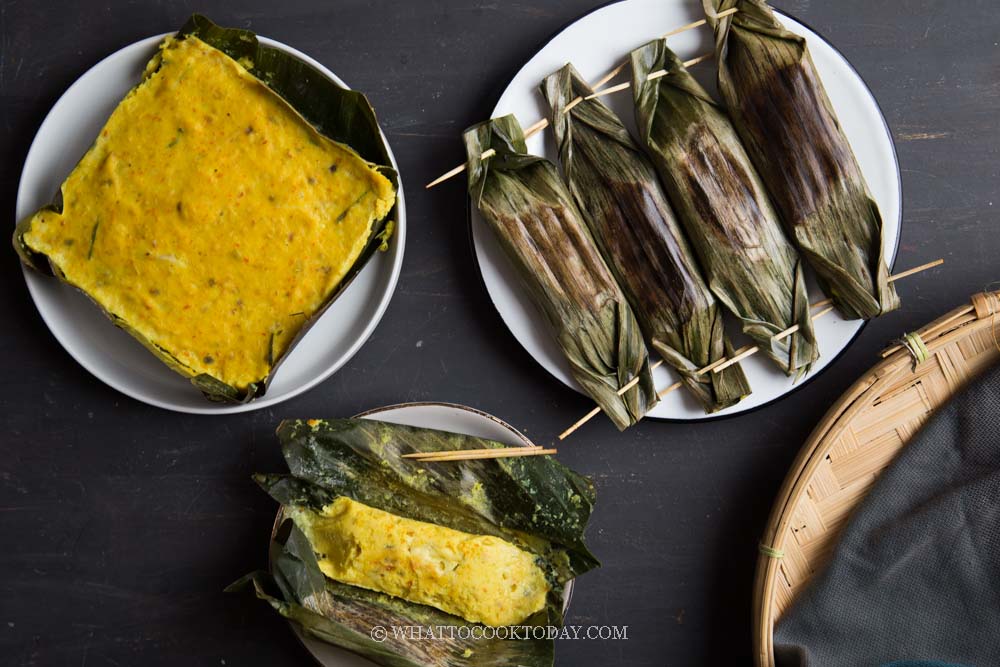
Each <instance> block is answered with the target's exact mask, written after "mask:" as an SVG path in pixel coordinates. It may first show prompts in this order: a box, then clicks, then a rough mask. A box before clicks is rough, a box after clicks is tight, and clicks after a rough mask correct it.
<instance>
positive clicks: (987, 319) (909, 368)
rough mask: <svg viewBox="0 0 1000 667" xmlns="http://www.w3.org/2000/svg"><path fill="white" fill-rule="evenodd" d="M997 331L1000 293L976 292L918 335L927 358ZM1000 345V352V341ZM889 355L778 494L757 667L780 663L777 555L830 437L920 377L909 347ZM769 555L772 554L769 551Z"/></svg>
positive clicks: (760, 601) (766, 560) (760, 595)
mask: <svg viewBox="0 0 1000 667" xmlns="http://www.w3.org/2000/svg"><path fill="white" fill-rule="evenodd" d="M993 327H1000V291H993V292H980V293H977V294H974V295H972V297H971V299H970V302H967V303H966V304H965V305H962V306H959V307H958V308H955V309H954V310H952V311H950V312H948V313H946V314H945V315H942V316H941V317H939V318H937V319H935V320H933V321H932V322H930V323H929V324H927V325H925V326H923V327H921V328H920V329H918V330H917V331H916V333H917V334H919V335H920V337H921V339H922V340H923V342H924V344H925V345H926V348H927V351H928V352H929V354H928V355H927V356H928V357H930V356H933V355H934V354H935V352H937V351H938V350H941V349H942V348H944V347H946V346H948V345H951V344H953V343H955V342H957V341H958V340H961V339H963V338H966V337H968V336H970V335H972V334H974V333H978V332H980V331H982V330H984V329H987V328H993ZM994 335H995V337H994V342H997V341H998V339H1000V334H997V333H996V329H994ZM997 347H998V354H1000V343H997ZM887 352H891V353H889V354H886V353H887ZM883 355H884V356H885V358H884V359H882V360H881V361H879V362H878V363H876V364H875V366H873V367H872V368H871V369H870V370H869V371H867V372H866V373H865V374H864V375H863V376H862V377H861V378H860V379H858V380H857V381H856V382H854V384H852V385H851V386H850V387H849V388H848V389H847V391H845V392H844V393H843V394H842V395H841V396H840V398H838V399H837V401H836V402H835V403H834V404H833V405H832V406H831V408H830V409H829V410H828V411H827V412H826V414H825V415H824V416H823V418H822V419H820V421H819V422H818V423H817V425H816V427H815V428H814V429H813V431H812V433H811V434H810V435H809V437H808V438H807V439H806V441H805V444H804V445H803V446H802V448H801V449H800V450H799V453H798V454H797V455H796V457H795V460H794V461H793V463H792V465H791V468H790V469H789V472H788V474H787V475H786V477H785V479H784V481H783V482H782V484H781V487H780V489H779V491H778V495H777V497H776V499H775V502H774V504H773V506H772V509H771V515H770V517H769V518H768V522H767V524H766V526H765V528H764V532H763V534H762V535H761V541H760V544H761V554H760V555H759V557H758V559H757V570H756V576H755V578H754V592H753V642H754V648H753V650H754V664H755V665H757V666H758V667H772V666H773V665H774V622H775V590H776V584H777V577H778V576H779V575H778V568H779V565H780V558H776V557H774V554H776V553H777V554H781V553H782V549H783V547H784V545H785V543H786V537H787V535H788V528H789V525H790V523H791V521H792V517H793V513H794V510H795V508H796V507H797V506H798V501H799V500H800V499H801V498H802V497H803V495H804V494H805V493H806V489H807V487H808V486H809V483H810V482H811V481H812V479H813V475H814V474H815V472H816V470H817V468H818V466H819V465H820V463H821V462H822V461H823V459H824V458H825V456H826V454H827V453H828V452H829V450H830V449H831V448H832V446H833V445H834V443H835V441H836V438H832V437H830V436H831V435H833V434H835V433H838V432H839V431H840V430H842V429H843V428H844V427H845V426H846V425H847V424H848V423H849V422H850V420H851V418H852V417H854V416H856V415H857V414H859V413H860V412H861V411H862V410H864V409H865V408H866V407H868V406H869V402H868V401H865V400H863V399H864V398H866V397H869V396H878V395H879V393H880V391H881V389H882V388H883V387H887V386H891V385H892V384H894V383H895V382H897V381H898V380H899V379H900V378H902V377H904V376H905V375H907V374H912V375H914V376H917V375H918V371H917V364H916V363H914V361H915V359H914V357H913V356H912V354H911V353H910V352H909V351H908V349H907V348H906V347H905V346H901V345H896V346H893V347H892V348H889V350H887V351H886V352H884V353H883ZM883 398H885V397H884V396H883ZM767 551H770V554H768V553H765V552H767Z"/></svg>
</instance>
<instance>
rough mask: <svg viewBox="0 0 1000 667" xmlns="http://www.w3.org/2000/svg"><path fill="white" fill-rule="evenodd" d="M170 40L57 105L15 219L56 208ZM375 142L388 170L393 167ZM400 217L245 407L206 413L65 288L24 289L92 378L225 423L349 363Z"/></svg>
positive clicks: (390, 263) (181, 383)
mask: <svg viewBox="0 0 1000 667" xmlns="http://www.w3.org/2000/svg"><path fill="white" fill-rule="evenodd" d="M166 36H167V34H163V35H156V36H153V37H148V38H146V39H143V40H140V41H138V42H135V43H134V44H130V45H129V46H126V47H124V48H122V49H120V50H118V51H116V52H115V53H112V54H111V55H109V56H108V57H106V58H105V59H104V60H102V61H100V62H99V63H97V64H96V65H94V66H93V67H91V68H90V69H89V70H87V72H85V73H84V74H83V75H82V76H81V77H80V78H79V79H77V81H76V82H75V83H74V84H73V85H72V86H70V88H69V89H68V90H67V91H66V92H65V93H64V94H63V95H62V97H60V98H59V100H58V101H57V102H56V104H55V105H54V106H53V107H52V109H51V110H50V111H49V114H48V116H46V118H45V120H44V121H43V122H42V124H41V126H40V127H39V129H38V133H37V134H36V136H35V139H34V141H33V143H32V144H31V148H30V150H29V151H28V155H27V158H26V159H25V162H24V167H23V170H22V172H21V180H20V184H19V187H18V194H17V213H16V219H17V220H22V219H24V218H25V217H27V216H28V215H30V214H31V213H32V212H34V211H36V210H37V209H39V208H40V207H42V206H43V205H46V204H48V203H49V202H51V201H52V198H53V196H54V195H55V194H56V193H57V192H59V189H60V184H61V183H62V182H63V179H64V178H65V177H66V175H67V174H69V173H70V171H72V169H73V167H74V166H75V165H76V163H77V161H78V160H79V158H80V156H82V155H83V154H84V153H85V152H86V151H87V150H88V147H89V146H90V145H91V143H92V142H93V140H94V137H96V136H97V134H98V132H99V131H100V130H101V128H102V126H103V125H104V123H105V121H106V120H107V119H108V116H109V115H110V114H111V112H112V111H113V110H114V109H115V107H116V105H117V104H118V103H119V101H121V99H122V98H123V96H124V95H125V94H126V93H127V92H129V91H130V90H131V89H132V88H133V87H134V86H135V85H136V84H137V83H139V81H140V80H141V79H142V76H143V70H144V68H145V67H146V64H147V62H148V61H149V60H150V58H151V57H152V56H153V55H154V54H155V53H156V52H157V48H158V47H159V45H160V43H161V42H162V40H163V39H164V37H166ZM259 42H260V43H261V44H263V45H265V46H269V47H273V48H275V49H277V50H279V51H282V52H284V53H287V54H289V55H290V56H292V57H293V58H296V59H298V60H301V61H303V62H304V63H306V64H308V65H311V66H312V67H313V68H315V69H316V70H318V72H320V73H321V75H322V76H324V77H326V78H328V79H329V80H330V81H332V82H334V83H335V84H336V85H337V86H340V87H342V88H348V86H347V85H346V84H345V83H344V82H343V81H341V80H340V78H338V77H337V75H335V74H334V73H333V72H331V71H330V70H329V69H327V68H326V67H324V66H323V65H322V64H321V63H319V62H317V61H316V60H314V59H313V58H310V57H309V56H307V55H305V54H304V53H302V52H300V51H297V50H296V49H294V48H292V47H290V46H286V45H284V44H281V43H280V42H276V41H274V40H271V39H267V38H265V37H260V38H259ZM381 140H382V142H383V144H384V146H385V149H386V152H387V153H388V156H389V159H390V161H391V163H392V166H393V168H396V161H395V157H394V156H393V155H392V151H391V149H390V148H389V145H388V142H387V141H386V139H385V136H384V135H381ZM397 205H398V209H397V210H398V217H397V218H396V220H397V224H396V227H395V232H394V234H393V238H392V239H391V242H390V243H389V248H388V250H387V251H386V252H375V253H374V256H373V257H372V258H371V260H370V261H369V262H368V264H367V265H366V266H364V268H363V269H362V270H361V271H360V273H358V274H357V276H356V277H355V278H354V280H353V281H352V282H351V283H350V285H349V287H347V288H346V289H344V291H343V292H342V293H340V294H339V296H338V297H337V298H336V302H335V303H331V304H330V306H329V307H328V308H327V309H326V311H325V312H324V313H323V314H322V315H321V316H319V317H318V318H316V319H315V321H314V323H313V324H312V325H311V326H310V328H309V331H308V333H306V334H305V335H303V336H302V337H301V338H300V339H299V341H298V342H297V343H296V344H295V346H294V349H293V350H291V352H290V353H289V354H288V355H287V357H285V358H284V359H283V360H282V363H281V366H280V368H279V369H277V370H276V371H275V373H274V376H273V381H271V382H270V384H269V386H268V388H267V393H266V395H264V396H261V397H260V398H258V399H256V400H253V401H250V402H245V403H241V404H227V403H212V402H209V401H208V400H206V399H205V398H204V397H203V396H202V394H201V392H200V391H199V390H198V389H197V388H196V387H195V386H194V385H193V384H191V382H189V381H188V380H187V379H185V378H184V377H181V376H180V375H179V374H177V373H174V372H173V371H172V370H170V369H169V368H168V367H167V366H166V365H165V364H163V363H162V362H161V361H160V360H158V359H157V358H156V357H155V356H153V355H152V354H150V353H149V351H148V350H146V349H145V348H144V347H143V346H142V345H141V344H140V343H139V342H138V341H137V340H136V339H135V338H133V337H132V336H130V335H128V334H127V333H126V332H125V331H123V330H121V329H119V328H117V327H116V326H115V325H114V324H112V322H111V321H110V320H109V319H108V318H107V317H106V316H105V315H104V314H103V313H102V312H101V311H100V310H99V309H98V308H96V307H95V306H94V304H93V303H92V302H91V301H90V300H89V299H88V298H87V297H86V296H84V295H83V294H82V293H80V292H79V291H77V290H76V289H74V288H72V287H70V286H69V285H67V284H65V283H63V282H61V281H58V280H54V279H52V278H50V277H48V276H44V275H41V274H39V273H37V272H35V271H31V270H27V269H26V270H25V272H24V276H25V282H26V283H27V286H28V291H29V292H30V294H31V297H32V299H33V300H34V302H35V305H36V306H37V308H38V312H39V314H40V315H41V316H42V319H43V320H44V321H45V324H46V325H47V326H48V328H49V330H50V331H51V332H52V334H53V335H54V336H55V337H56V339H57V340H58V341H59V342H60V343H61V344H62V346H63V347H64V348H65V349H66V351H67V352H69V354H70V355H71V356H72V357H73V358H74V359H75V360H76V361H77V362H79V363H80V365H81V366H83V367H84V368H86V369H87V370H88V371H90V372H91V373H92V374H93V375H94V376H96V377H97V378H99V379H100V380H102V381H103V382H105V383H106V384H108V385H110V386H111V387H113V388H115V389H117V390H118V391H120V392H122V393H124V394H127V395H128V396H131V397H132V398H135V399H137V400H140V401H143V402H145V403H148V404H150V405H155V406H157V407H161V408H166V409H169V410H176V411H179V412H188V413H202V414H221V413H233V412H244V411H248V410H257V409H260V408H265V407H268V406H272V405H275V404H277V403H280V402H281V401H284V400H287V399H289V398H292V397H293V396H296V395H298V394H300V393H302V392H304V391H307V390H308V389H310V388H312V387H314V386H315V385H317V384H319V383H320V382H322V381H323V380H325V379H326V378H327V377H329V376H330V375H332V374H333V373H334V372H336V371H337V370H338V369H339V368H340V367H341V366H343V365H344V364H345V363H347V361H348V360H350V358H351V357H353V356H354V354H355V353H357V351H358V350H359V349H360V348H361V346H362V345H363V344H364V343H365V341H366V340H367V339H368V338H369V336H371V334H372V332H373V331H374V330H375V327H376V325H377V324H378V323H379V321H380V320H381V318H382V315H383V313H384V312H385V310H386V308H387V307H388V305H389V300H390V298H391V297H392V294H393V292H394V290H395V287H396V283H397V281H398V279H399V273H400V270H401V268H402V263H403V247H404V243H405V238H406V207H405V203H404V201H403V189H402V187H400V188H399V191H398V199H397Z"/></svg>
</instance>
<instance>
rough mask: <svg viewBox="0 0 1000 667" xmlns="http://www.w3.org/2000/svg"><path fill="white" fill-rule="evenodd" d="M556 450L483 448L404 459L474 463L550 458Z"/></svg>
mask: <svg viewBox="0 0 1000 667" xmlns="http://www.w3.org/2000/svg"><path fill="white" fill-rule="evenodd" d="M557 451H558V450H556V449H543V448H542V447H483V448H480V449H454V450H451V451H448V450H445V451H440V452H417V453H414V454H403V455H402V458H404V459H415V460H417V461H431V462H434V461H473V460H478V459H509V458H515V457H521V456H549V455H552V454H555V453H556V452H557Z"/></svg>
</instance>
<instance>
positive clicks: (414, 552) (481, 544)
mask: <svg viewBox="0 0 1000 667" xmlns="http://www.w3.org/2000/svg"><path fill="white" fill-rule="evenodd" d="M286 511H287V512H288V513H289V515H290V516H291V518H292V520H293V521H294V522H295V525H296V526H298V527H299V529H300V530H301V531H302V532H303V533H304V534H305V536H306V538H307V539H308V540H309V542H310V544H312V547H313V550H314V551H315V552H316V555H317V558H318V559H319V567H320V570H322V571H323V574H325V575H326V576H328V577H330V578H331V579H335V580H337V581H340V582H342V583H345V584H351V585H353V586H360V587H361V588H367V589H369V590H373V591H380V592H382V593H387V594H389V595H394V596H396V597H400V598H403V599H405V600H409V601H410V602H416V603H419V604H425V605H430V606H432V607H436V608H438V609H441V610H442V611H446V612H448V613H449V614H454V615H455V616H461V617H462V618H464V619H466V620H468V621H472V622H474V623H484V624H486V625H494V626H497V625H515V624H518V623H521V622H522V621H524V620H525V619H526V618H528V617H529V616H531V615H532V614H533V613H535V612H537V611H539V610H541V609H542V608H544V607H545V599H546V595H547V593H548V592H549V588H550V587H549V584H548V582H547V581H546V579H545V574H544V573H543V572H542V570H541V568H539V567H538V565H537V564H536V562H535V556H534V555H532V554H530V553H528V552H527V551H524V550H522V549H519V548H518V547H516V546H514V545H513V544H511V543H510V542H507V541H506V540H503V539H501V538H499V537H494V536H492V535H472V534H470V533H464V532H462V531H459V530H454V529H452V528H446V527H444V526H438V525H435V524H432V523H426V522H424V521H416V520H414V519H406V518H403V517H400V516H396V515H395V514H391V513H389V512H386V511H384V510H380V509H375V508H373V507H369V506H368V505H364V504H362V503H359V502H357V501H355V500H351V499H350V498H347V497H345V496H341V497H339V498H337V499H336V500H335V501H334V502H332V503H331V504H329V505H327V506H326V507H324V508H323V509H322V511H320V512H315V511H312V510H310V509H306V508H302V507H291V508H286Z"/></svg>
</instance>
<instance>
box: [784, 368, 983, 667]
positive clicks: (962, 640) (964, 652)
mask: <svg viewBox="0 0 1000 667" xmlns="http://www.w3.org/2000/svg"><path fill="white" fill-rule="evenodd" d="M998 414H1000V367H997V368H993V369H991V370H990V371H987V372H986V373H985V374H984V375H983V376H982V377H980V378H979V379H978V380H975V381H974V382H973V383H971V385H970V386H969V387H967V388H966V389H965V390H964V391H962V392H961V393H960V394H959V395H958V396H956V397H955V398H954V399H952V401H951V402H949V403H948V404H947V405H946V406H944V407H943V408H942V409H941V410H939V411H938V413H937V414H936V415H935V416H934V417H932V418H931V420H930V421H929V422H928V423H927V425H926V426H925V427H924V428H923V429H922V430H921V431H920V432H919V433H918V434H917V435H916V436H915V437H914V439H913V440H912V442H911V443H910V444H909V446H907V447H906V448H905V449H904V450H903V452H902V453H901V454H900V455H899V457H898V458H897V460H896V461H895V462H894V463H893V464H892V465H891V466H890V467H889V469H888V470H886V471H885V472H884V473H883V475H882V477H881V478H880V479H879V481H878V482H877V483H876V484H875V486H874V487H873V489H872V491H871V493H869V495H868V497H867V498H866V499H865V500H864V501H863V502H862V504H861V506H860V508H859V509H858V510H857V512H856V513H855V515H854V516H853V517H852V518H851V520H850V522H849V524H848V525H847V527H846V529H845V532H844V535H843V537H842V538H841V541H840V543H839V544H838V546H837V548H836V550H835V552H834V555H833V558H832V560H831V563H830V565H829V566H828V567H827V569H826V570H825V571H824V572H822V573H819V574H818V575H817V578H816V579H815V581H814V582H813V584H812V585H811V586H809V587H808V588H807V589H806V590H805V591H803V593H802V595H801V596H800V598H799V600H797V602H796V603H795V605H794V606H793V607H792V608H791V609H790V610H789V611H788V613H786V614H785V616H784V617H783V618H782V619H781V621H780V623H779V624H778V626H777V627H776V629H775V637H774V640H775V641H774V643H775V659H776V663H777V665H778V666H779V667H828V666H839V665H848V666H850V667H862V666H865V665H872V666H882V665H888V664H892V663H896V664H897V665H899V664H904V665H905V664H910V665H912V664H914V663H916V664H920V661H927V662H929V663H931V664H940V663H945V664H948V665H956V664H957V665H969V666H975V667H991V666H994V665H1000V429H998V419H997V417H998ZM924 664H927V663H924Z"/></svg>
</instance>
